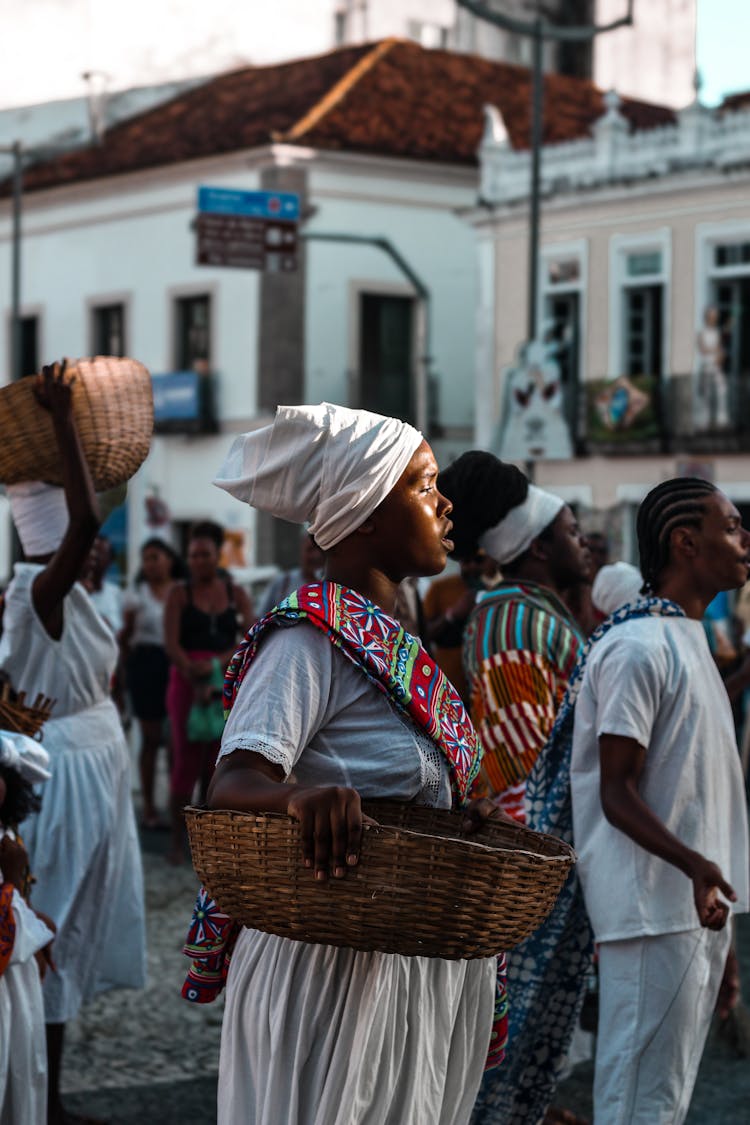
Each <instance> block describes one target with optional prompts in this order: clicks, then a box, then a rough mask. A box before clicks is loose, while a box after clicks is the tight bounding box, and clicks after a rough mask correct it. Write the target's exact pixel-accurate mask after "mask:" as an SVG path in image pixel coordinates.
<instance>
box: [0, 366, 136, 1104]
mask: <svg viewBox="0 0 750 1125" xmlns="http://www.w3.org/2000/svg"><path fill="white" fill-rule="evenodd" d="M116 362H120V361H116ZM123 362H129V361H123ZM76 378H78V376H77V375H76V374H75V373H71V372H69V371H66V364H65V363H63V364H61V365H59V364H54V365H53V366H49V367H45V368H44V369H43V371H42V375H41V376H39V377H38V380H37V383H36V385H35V393H36V397H37V401H38V403H39V405H40V406H41V407H42V408H43V409H44V410H46V411H49V413H50V415H51V418H52V424H53V428H54V435H55V440H56V444H57V449H58V453H59V458H60V469H61V475H62V480H63V488H57V487H54V486H52V485H49V484H46V483H45V482H43V481H41V480H30V481H28V482H22V483H17V484H11V485H9V486H8V495H9V499H10V506H11V512H12V514H13V520H14V523H15V525H16V529H17V531H18V534H19V538H20V540H21V544H22V547H23V550H24V556H25V561H24V562H21V563H16V566H15V568H14V573H13V580H12V581H11V583H10V586H9V587H8V591H7V593H6V597H5V610H4V617H3V635H2V641H0V669H2V671H3V672H5V673H6V674H7V675H8V677H9V679H10V681H11V683H12V684H13V686H14V687H15V689H16V690H17V691H24V692H25V693H26V695H27V696H28V697H29V698H32V699H33V698H34V697H35V696H36V695H37V694H38V693H41V694H42V695H45V696H47V697H48V698H50V699H53V700H55V701H56V702H55V706H54V710H53V712H52V715H53V717H52V718H51V719H49V720H48V721H47V722H46V723H45V725H44V746H45V749H46V750H47V752H48V754H49V758H50V764H49V769H50V779H49V781H48V782H47V784H46V787H45V791H44V802H43V804H42V807H41V810H40V811H39V812H38V813H36V814H35V815H33V816H30V817H29V818H28V820H27V821H26V822H25V823H24V838H25V843H26V848H27V851H28V854H29V863H30V867H31V870H32V871H33V873H34V877H35V879H36V885H35V887H34V905H35V908H37V909H39V910H42V911H44V913H45V914H47V915H49V916H50V918H52V920H53V921H54V922H55V923H56V925H57V937H56V939H55V964H56V968H55V971H54V972H48V973H47V975H46V977H45V980H44V1008H45V1021H46V1026H47V1051H48V1073H49V1092H48V1121H49V1123H50V1125H58V1123H59V1122H65V1121H68V1120H71V1118H70V1117H69V1116H68V1115H67V1114H66V1113H65V1111H64V1109H63V1107H62V1104H61V1102H60V1093H59V1081H60V1065H61V1057H62V1049H63V1036H64V1030H65V1024H66V1023H67V1022H68V1020H71V1019H73V1018H74V1017H75V1016H77V1015H78V1012H79V1011H80V1008H81V1006H82V1005H83V1004H85V1003H86V1002H87V1001H88V1000H90V999H92V998H93V997H94V996H95V995H96V994H97V993H99V992H102V991H105V990H107V989H111V988H117V987H134V988H138V987H142V986H143V985H144V983H145V976H146V953H145V927H144V910H143V875H142V870H141V858H140V848H139V845H138V836H137V833H136V828H135V818H134V815H133V806H132V801H131V797H130V762H129V754H128V748H127V744H126V742H125V737H124V735H123V732H122V726H121V724H120V719H119V716H118V713H117V710H116V708H115V705H114V703H113V702H112V700H111V698H110V691H109V688H110V681H111V677H112V673H113V671H114V668H115V666H116V663H117V657H118V649H117V641H116V640H115V637H114V635H113V633H112V631H111V629H110V628H109V626H108V625H107V624H106V622H105V621H104V620H103V619H102V618H101V617H100V616H99V614H98V613H97V611H96V609H95V608H94V605H93V603H92V602H91V599H90V597H89V595H88V593H87V592H86V590H85V589H84V587H83V586H82V585H81V583H80V581H79V579H80V577H81V576H82V574H83V571H84V568H85V566H86V564H87V561H88V556H89V551H90V549H91V545H92V543H93V541H94V538H95V536H96V534H97V532H98V530H99V525H100V522H101V519H100V514H99V506H98V502H97V498H96V493H95V491H94V483H93V480H92V475H91V471H90V468H89V465H88V463H87V460H86V457H85V455H84V451H83V447H82V442H81V436H80V434H79V429H78V426H77V424H76V419H75V414H74V409H73V397H74V392H73V383H74V382H75V380H76ZM16 386H17V384H16Z"/></svg>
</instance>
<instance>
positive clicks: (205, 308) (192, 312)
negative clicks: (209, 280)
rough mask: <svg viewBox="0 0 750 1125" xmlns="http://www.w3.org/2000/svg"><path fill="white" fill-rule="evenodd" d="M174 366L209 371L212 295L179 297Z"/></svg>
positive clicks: (188, 369) (179, 369)
mask: <svg viewBox="0 0 750 1125" xmlns="http://www.w3.org/2000/svg"><path fill="white" fill-rule="evenodd" d="M176 314H177V315H176V339H175V368H176V369H177V370H178V371H201V372H207V371H208V370H210V367H211V298H210V297H209V296H208V294H205V295H201V296H198V297H178V298H177V301H176Z"/></svg>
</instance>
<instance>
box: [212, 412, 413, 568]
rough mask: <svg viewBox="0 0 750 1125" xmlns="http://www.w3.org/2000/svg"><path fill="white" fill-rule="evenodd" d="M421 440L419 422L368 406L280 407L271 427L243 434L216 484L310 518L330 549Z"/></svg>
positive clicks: (254, 502) (257, 504) (295, 518)
mask: <svg viewBox="0 0 750 1125" xmlns="http://www.w3.org/2000/svg"><path fill="white" fill-rule="evenodd" d="M421 443H422V435H421V434H420V433H419V431H418V430H415V429H414V428H413V426H409V425H407V423H406V422H400V421H398V419H396V418H384V417H383V416H382V415H380V414H371V413H370V412H369V411H368V410H350V409H348V408H347V407H345V406H336V405H334V404H333V403H330V402H322V403H320V405H318V406H279V407H278V408H277V410H276V417H275V419H274V421H273V423H272V424H271V425H270V426H264V427H263V428H262V429H259V430H253V431H251V432H250V433H247V434H241V435H240V436H239V437H238V438H236V440H235V441H234V443H233V444H232V447H231V449H230V450H229V453H228V455H227V458H226V460H225V462H224V464H223V465H222V466H221V468H220V469H219V472H218V475H217V477H216V479H215V480H214V484H215V485H217V486H218V487H219V488H223V489H224V490H225V491H226V492H229V493H231V495H232V496H236V497H237V499H238V500H243V501H245V503H247V504H250V505H251V506H252V507H253V508H259V509H260V510H261V511H263V512H270V513H271V514H272V515H274V516H279V517H280V518H281V519H285V520H290V521H291V522H292V523H309V525H310V526H309V531H310V534H311V535H312V536H313V538H314V539H315V542H316V543H317V544H318V546H319V547H320V548H321V549H322V550H324V551H327V550H329V548H331V547H333V546H335V545H336V543H340V542H341V540H342V539H345V538H346V537H347V535H350V534H351V533H352V532H353V531H355V530H356V528H358V527H360V526H361V525H362V524H363V523H364V522H365V520H366V519H367V517H368V516H370V515H372V513H373V512H374V511H375V509H376V508H377V506H378V504H380V503H381V501H383V500H384V499H385V498H386V496H387V495H388V493H389V492H390V491H391V490H392V489H393V487H394V485H395V484H396V482H397V481H398V479H399V477H400V476H401V474H402V473H403V471H404V469H405V468H406V466H407V465H408V464H409V461H410V460H411V458H412V456H413V455H414V453H415V452H416V450H417V449H418V448H419V446H420V445H421Z"/></svg>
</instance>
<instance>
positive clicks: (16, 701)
mask: <svg viewBox="0 0 750 1125" xmlns="http://www.w3.org/2000/svg"><path fill="white" fill-rule="evenodd" d="M54 706H55V700H54V699H48V698H47V697H46V695H41V694H40V695H37V697H36V699H35V700H34V702H33V704H32V705H31V706H29V705H28V704H27V703H26V693H25V692H23V691H21V692H19V693H18V695H16V693H15V692H14V691H13V689H12V688H11V686H10V684H9V683H7V682H5V683H3V685H2V688H0V730H12V731H16V732H17V733H18V734H27V735H28V736H29V737H30V738H34V736H35V735H37V734H39V732H40V730H41V729H42V727H43V726H44V724H45V723H46V722H47V719H49V717H50V715H51V714H52V708H53V707H54Z"/></svg>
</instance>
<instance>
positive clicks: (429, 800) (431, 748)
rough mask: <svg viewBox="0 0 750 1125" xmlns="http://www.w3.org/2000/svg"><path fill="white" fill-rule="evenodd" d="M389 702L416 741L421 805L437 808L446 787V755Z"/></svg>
mask: <svg viewBox="0 0 750 1125" xmlns="http://www.w3.org/2000/svg"><path fill="white" fill-rule="evenodd" d="M386 699H387V697H386ZM387 702H388V704H389V706H390V708H391V711H392V712H393V714H394V715H395V716H396V718H397V719H398V720H399V722H400V723H402V725H403V726H405V727H406V729H407V730H408V731H409V734H410V735H411V736H412V738H413V739H414V744H415V746H416V748H417V753H418V754H419V768H420V773H421V786H422V791H421V793H420V795H419V800H420V804H424V805H427V806H428V807H429V808H437V807H438V806H439V805H440V804H441V803H442V801H441V798H442V795H443V789H444V788H445V785H446V774H447V770H448V763H447V762H446V760H445V755H444V754H443V753H442V752H441V751H440V750H439V749H438V747H437V746H436V745H435V743H434V742H433V741H432V739H431V738H430V736H429V735H428V734H425V732H424V731H423V730H420V729H419V727H418V726H416V724H415V723H413V722H412V720H411V719H410V718H409V716H408V715H405V714H404V713H403V711H399V709H398V708H397V707H394V705H393V704H392V703H391V701H390V700H389V699H387Z"/></svg>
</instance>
